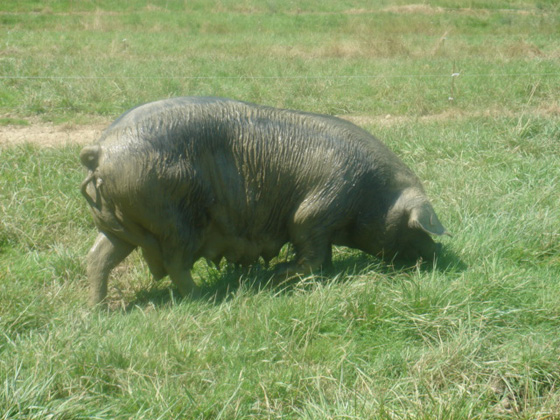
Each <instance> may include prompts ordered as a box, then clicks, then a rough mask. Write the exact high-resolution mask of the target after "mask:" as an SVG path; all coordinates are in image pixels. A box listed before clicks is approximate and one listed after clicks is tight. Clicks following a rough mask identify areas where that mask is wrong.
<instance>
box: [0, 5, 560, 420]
mask: <svg viewBox="0 0 560 420" xmlns="http://www.w3.org/2000/svg"><path fill="white" fill-rule="evenodd" d="M371 3H372V2H371V1H366V0H359V1H355V2H352V6H349V5H348V2H344V1H337V2H335V1H325V2H315V1H310V0H309V1H302V2H297V3H296V2H287V1H275V0H271V1H264V0H243V1H239V0H235V1H234V0H222V1H220V2H206V1H203V0H193V1H189V2H183V1H173V0H168V1H163V0H154V1H142V0H128V1H126V2H112V1H111V2H110V1H107V0H95V1H88V2H74V1H63V0H50V1H43V2H37V1H34V0H22V1H17V2H16V1H7V2H3V3H2V4H1V5H0V33H1V34H2V36H1V37H0V419H45V418H51V419H80V418H95V419H129V418H134V419H175V418H186V419H187V418H192V419H246V418H255V419H263V418H268V419H280V418H284V419H292V418H302V419H318V418H332V419H362V418H368V419H369V418H372V419H453V420H456V419H500V418H503V419H506V418H507V419H510V418H515V419H543V420H544V419H557V418H560V336H559V334H558V331H559V330H560V287H559V286H560V194H559V189H558V184H559V183H560V100H559V96H558V92H560V70H559V69H560V8H559V6H558V4H557V2H556V1H553V0H548V1H547V0H511V1H505V0H497V1H490V0H473V1H469V2H457V1H453V0H435V1H432V2H430V5H427V4H425V2H423V3H422V4H411V3H409V2H406V1H402V0H381V1H379V2H374V3H375V4H376V5H375V6H372V5H371ZM452 75H453V76H452ZM180 95H208V96H224V97H234V98H238V99H243V100H247V101H251V102H257V103H262V104H268V105H273V106H279V107H288V108H296V109H302V110H307V111H312V112H322V113H329V114H335V115H338V116H341V117H343V118H347V119H349V120H351V121H354V122H355V123H357V124H359V125H360V126H362V127H364V128H366V129H367V130H369V131H371V132H372V133H374V134H375V135H376V136H378V137H379V138H381V139H383V140H384V141H385V142H386V143H387V144H388V145H389V146H390V147H391V148H392V149H393V150H395V152H396V153H397V154H398V155H400V156H401V157H402V158H403V160H405V161H406V162H407V163H408V164H409V165H410V166H411V167H412V168H413V169H414V170H415V172H416V173H417V174H418V175H419V176H420V178H421V179H423V180H424V183H425V186H426V189H427V191H428V194H429V196H430V197H431V199H432V201H433V204H434V207H435V208H436V210H437V212H438V214H439V215H440V218H441V220H442V221H443V223H444V224H445V226H446V227H447V228H448V229H449V230H450V231H452V232H453V233H454V237H453V238H444V239H443V240H442V241H443V242H444V251H443V254H442V255H441V256H440V258H439V259H438V261H436V262H435V265H434V267H429V266H427V265H421V264H419V265H417V266H415V267H400V266H393V265H390V264H384V263H382V262H380V261H379V260H376V259H374V258H372V257H369V256H367V255H364V254H362V253H360V252H358V251H354V250H349V249H345V248H337V249H336V250H335V253H334V258H335V270H333V272H330V273H323V274H322V275H321V274H317V275H316V276H311V277H309V278H305V279H302V281H301V282H299V283H296V284H294V285H291V286H290V287H286V288H284V289H278V288H271V287H268V286H267V285H266V282H267V279H268V278H269V276H270V274H271V270H270V269H266V268H264V267H260V266H255V267H253V268H251V269H247V270H236V269H234V268H231V267H227V266H221V267H218V268H215V267H209V266H207V265H206V264H204V263H202V262H201V263H198V264H197V265H196V267H195V270H194V274H195V277H196V280H197V281H198V282H200V283H203V284H205V287H206V290H207V294H206V296H205V297H204V298H202V299H198V300H187V299H184V300H181V299H178V297H177V295H176V293H175V290H174V288H173V286H172V285H171V284H170V282H169V281H168V280H163V281H162V282H159V283H155V282H153V281H152V280H151V279H150V275H149V272H148V270H147V267H146V266H145V265H144V263H143V262H142V260H141V258H140V257H139V256H138V255H136V254H133V255H132V256H131V257H129V259H128V260H127V261H126V262H125V263H124V264H123V265H122V266H121V267H119V269H118V270H117V273H115V275H114V276H113V277H112V279H111V283H110V306H111V308H110V310H109V311H91V310H89V309H88V308H87V307H86V295H87V282H86V278H85V266H84V257H85V254H86V253H87V250H88V248H89V247H90V246H91V244H92V242H93V239H94V237H95V230H94V227H93V223H92V221H91V218H90V217H89V214H88V210H87V208H86V203H85V201H84V200H83V199H82V198H81V196H80V193H79V188H78V186H79V184H80V182H81V180H82V179H83V177H84V171H83V169H82V168H81V167H80V164H79V159H78V154H79V150H80V145H81V144H84V143H88V142H90V141H91V140H93V139H94V138H95V137H96V135H97V134H98V133H99V132H100V130H101V129H102V128H103V127H104V126H105V125H107V124H108V123H109V122H110V121H111V120H113V119H114V118H116V117H117V116H118V115H119V114H120V113H122V112H123V111H125V110H126V109H127V108H129V107H131V106H134V105H136V104H138V103H142V102H147V101H150V100H155V99H161V98H164V97H172V96H180ZM287 256H289V249H288V250H286V252H284V253H283V254H282V255H281V256H280V257H279V258H280V259H283V258H286V257H287Z"/></svg>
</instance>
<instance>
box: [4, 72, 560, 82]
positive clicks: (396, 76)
mask: <svg viewBox="0 0 560 420" xmlns="http://www.w3.org/2000/svg"><path fill="white" fill-rule="evenodd" d="M459 76H461V77H479V78H490V77H498V78H504V77H528V76H533V77H554V76H556V77H559V76H560V72H554V73H457V72H454V73H452V74H362V75H330V76H325V75H322V76H313V75H293V76H252V75H238V76H177V75H169V76H166V75H161V76H150V75H147V76H127V75H111V76H79V75H76V76H19V75H0V80H7V79H10V80H112V79H183V80H243V79H246V80H321V79H325V80H329V79H331V80H336V79H340V80H345V79H385V78H386V79H399V78H402V79H413V78H447V77H452V78H454V77H459Z"/></svg>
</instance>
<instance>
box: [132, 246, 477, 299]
mask: <svg viewBox="0 0 560 420" xmlns="http://www.w3.org/2000/svg"><path fill="white" fill-rule="evenodd" d="M467 267H468V266H467V265H466V264H465V263H464V262H463V261H462V260H461V259H460V258H459V257H458V256H457V255H456V254H455V253H454V252H453V251H452V250H450V249H449V248H448V247H445V246H444V247H443V248H442V250H441V252H440V255H439V256H438V258H437V261H430V262H428V261H424V262H414V263H410V262H404V261H399V260H395V261H390V262H385V261H383V260H381V259H379V258H376V257H372V256H371V255H368V254H365V253H363V252H358V251H352V250H346V249H341V250H339V252H338V253H337V255H336V257H335V259H334V261H333V265H332V267H329V268H327V269H324V270H322V271H321V272H320V273H316V275H315V277H314V278H313V282H317V281H338V282H344V281H347V279H350V278H351V276H349V275H351V274H363V275H367V273H368V272H372V271H374V272H376V273H379V274H382V275H384V276H386V277H388V278H389V279H390V278H391V277H393V276H395V275H397V274H399V273H402V272H403V271H406V270H417V269H420V270H423V271H433V270H436V271H439V272H461V271H464V270H466V269H467ZM203 271H204V270H203ZM204 274H207V275H208V277H209V278H211V280H212V283H211V284H206V285H204V286H202V288H201V294H200V295H199V296H197V297H196V298H193V297H189V298H181V297H180V296H179V295H178V293H177V290H176V289H175V287H174V286H172V285H170V286H169V287H158V285H157V284H154V287H153V288H151V289H147V290H140V291H138V292H137V293H136V296H135V299H133V301H131V302H130V304H129V305H127V306H128V308H134V307H137V306H139V307H144V306H147V305H153V306H161V305H168V304H173V303H174V302H178V301H184V300H186V299H190V300H197V301H203V302H213V303H216V304H218V303H221V302H223V301H226V300H229V299H231V298H232V297H233V296H234V295H235V294H236V292H238V290H239V289H240V288H243V289H245V290H247V291H249V293H258V292H259V291H261V290H273V291H274V292H275V293H277V294H285V293H290V292H292V291H293V290H294V288H296V287H298V288H300V285H301V282H300V279H294V280H292V281H286V282H283V283H282V284H278V283H274V282H272V281H271V278H272V276H273V274H274V267H273V266H272V267H270V268H267V267H264V266H263V265H259V264H257V265H254V266H251V267H249V268H239V267H235V266H233V265H224V266H223V267H221V268H216V267H207V270H206V273H204ZM204 274H203V276H202V277H204Z"/></svg>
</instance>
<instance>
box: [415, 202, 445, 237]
mask: <svg viewBox="0 0 560 420" xmlns="http://www.w3.org/2000/svg"><path fill="white" fill-rule="evenodd" d="M408 226H409V227H410V228H412V229H422V230H423V231H424V232H426V233H429V234H430V235H439V236H441V235H448V236H451V234H450V233H449V232H448V231H447V230H446V229H445V228H444V227H443V225H442V224H441V222H440V221H439V219H438V217H437V215H436V212H435V211H434V209H433V208H432V206H431V205H430V203H428V202H424V203H422V204H418V205H417V206H415V207H414V208H413V209H412V210H411V211H410V216H409V219H408Z"/></svg>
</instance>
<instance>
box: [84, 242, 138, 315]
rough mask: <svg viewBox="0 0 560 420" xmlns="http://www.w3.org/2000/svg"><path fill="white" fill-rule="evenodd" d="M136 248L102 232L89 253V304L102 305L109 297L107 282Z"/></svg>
mask: <svg viewBox="0 0 560 420" xmlns="http://www.w3.org/2000/svg"><path fill="white" fill-rule="evenodd" d="M134 248H136V247H135V246H134V245H131V244H129V243H128V242H125V241H123V240H122V239H119V238H117V237H116V236H114V235H111V234H109V233H104V232H100V233H99V235H97V238H96V240H95V243H94V244H93V246H92V247H91V249H90V251H89V253H88V257H87V260H88V263H87V275H88V279H89V283H90V296H89V303H90V305H91V306H95V305H98V304H100V303H102V302H103V301H104V300H105V298H106V296H107V281H108V278H109V274H110V273H111V270H113V268H115V267H116V266H117V265H118V264H119V263H120V262H121V261H122V260H124V259H125V258H126V257H127V256H128V255H129V254H130V253H131V252H132V251H133V250H134Z"/></svg>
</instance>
